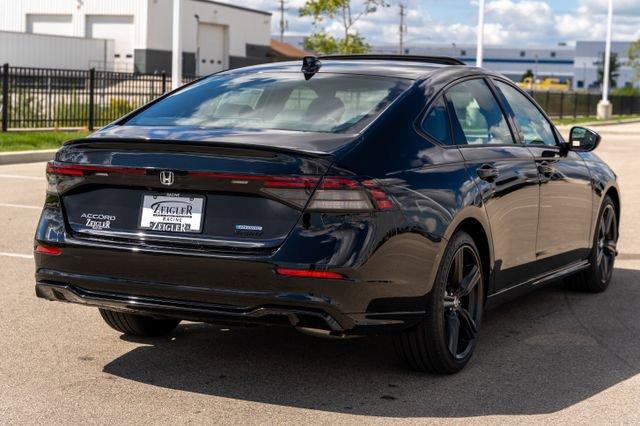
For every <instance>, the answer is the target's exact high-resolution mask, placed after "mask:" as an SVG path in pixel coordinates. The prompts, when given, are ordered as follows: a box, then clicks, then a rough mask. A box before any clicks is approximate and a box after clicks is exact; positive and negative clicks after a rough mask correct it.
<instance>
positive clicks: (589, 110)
mask: <svg viewBox="0 0 640 426" xmlns="http://www.w3.org/2000/svg"><path fill="white" fill-rule="evenodd" d="M587 117H591V93H590V92H587Z"/></svg>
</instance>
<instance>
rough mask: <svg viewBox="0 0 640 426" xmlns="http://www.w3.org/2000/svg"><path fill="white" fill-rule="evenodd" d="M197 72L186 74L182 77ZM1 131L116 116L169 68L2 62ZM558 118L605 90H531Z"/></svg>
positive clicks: (149, 92)
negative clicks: (151, 70) (141, 70)
mask: <svg viewBox="0 0 640 426" xmlns="http://www.w3.org/2000/svg"><path fill="white" fill-rule="evenodd" d="M194 78H195V77H185V78H183V83H186V82H189V81H191V80H193V79H194ZM0 82H1V84H2V90H1V91H0V96H1V100H0V108H1V109H2V111H1V113H2V114H1V115H2V131H7V130H8V129H38V128H88V129H89V130H93V129H94V128H97V127H101V126H104V125H105V124H107V123H109V122H111V121H113V120H115V119H117V118H118V117H120V116H122V115H124V114H126V113H128V112H129V111H131V110H133V109H135V108H137V107H139V106H141V105H144V104H145V103H147V102H149V101H150V100H152V99H154V98H156V97H158V96H160V95H161V94H163V93H165V92H166V91H167V90H169V89H170V77H169V76H167V75H166V74H132V73H121V72H112V71H96V70H95V69H90V70H60V69H46V68H26V67H11V66H9V65H8V64H5V65H4V66H3V67H2V68H0ZM531 95H532V96H533V97H534V98H535V99H536V100H537V101H538V103H539V104H540V105H541V106H542V107H543V108H544V109H545V111H547V113H548V114H549V115H550V116H551V117H553V118H565V117H576V118H577V117H588V116H594V115H596V109H597V105H598V101H599V100H600V95H599V94H596V93H583V92H531ZM610 100H611V102H612V104H613V112H614V114H615V115H633V114H640V96H615V95H614V96H611V97H610Z"/></svg>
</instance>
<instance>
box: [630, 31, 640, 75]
mask: <svg viewBox="0 0 640 426" xmlns="http://www.w3.org/2000/svg"><path fill="white" fill-rule="evenodd" d="M627 56H628V57H629V65H631V66H632V67H633V68H634V69H635V71H636V74H635V76H634V80H635V81H640V40H637V41H634V42H633V43H631V45H630V46H629V51H628V53H627Z"/></svg>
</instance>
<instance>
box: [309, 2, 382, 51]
mask: <svg viewBox="0 0 640 426" xmlns="http://www.w3.org/2000/svg"><path fill="white" fill-rule="evenodd" d="M353 3H355V1H354V2H352V1H351V0H307V1H306V2H305V4H304V6H302V7H301V8H300V10H299V11H298V14H299V15H300V16H311V17H313V25H314V27H316V28H317V29H318V31H316V32H314V33H313V34H311V35H310V36H309V37H307V38H306V39H305V48H306V49H309V50H313V51H315V52H318V53H321V54H331V53H367V52H368V51H370V50H371V46H370V45H368V44H367V43H366V42H365V39H364V37H362V36H360V35H359V34H358V32H357V31H355V29H354V25H355V24H356V23H357V22H358V21H359V20H360V19H361V18H362V17H364V16H367V15H370V14H372V13H375V12H376V11H377V10H378V8H379V7H387V6H388V4H387V3H386V2H385V1H384V0H361V1H359V2H358V5H357V6H356V5H354V4H353ZM325 20H330V21H333V22H337V23H338V24H339V25H340V26H341V27H342V31H343V36H342V37H341V38H340V37H334V36H332V35H329V34H327V33H326V32H325V31H324V29H322V28H320V25H322V23H323V22H324V21H325Z"/></svg>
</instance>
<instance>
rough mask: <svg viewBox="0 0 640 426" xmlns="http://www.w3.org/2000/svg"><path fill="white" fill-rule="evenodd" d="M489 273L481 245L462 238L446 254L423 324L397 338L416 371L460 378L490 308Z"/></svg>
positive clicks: (399, 349)
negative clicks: (487, 306) (486, 285)
mask: <svg viewBox="0 0 640 426" xmlns="http://www.w3.org/2000/svg"><path fill="white" fill-rule="evenodd" d="M483 284H484V271H483V268H482V262H481V261H480V255H479V253H478V249H477V247H476V244H475V242H474V241H473V239H472V238H471V237H470V236H469V234H467V233H465V232H458V233H456V234H455V235H454V236H453V237H452V238H451V240H450V242H449V245H448V246H447V248H446V250H445V254H444V256H443V259H442V262H441V263H440V267H439V268H438V274H437V276H436V280H435V283H434V286H433V289H432V290H431V292H430V293H429V295H428V296H427V301H426V313H425V316H424V318H423V319H422V321H421V322H420V324H418V325H417V326H415V327H413V328H411V329H409V330H405V331H403V332H402V333H400V334H398V335H396V336H394V344H395V347H396V351H397V352H398V354H399V356H400V358H401V359H402V360H403V361H404V362H405V363H406V364H407V365H408V366H409V367H411V368H412V369H414V370H418V371H425V372H431V373H436V374H452V373H456V372H458V371H460V370H462V368H464V366H465V365H466V364H467V363H468V362H469V360H470V359H471V356H472V355H473V351H474V349H475V347H476V342H477V340H478V330H479V328H480V322H481V320H482V309H483V304H484V292H483Z"/></svg>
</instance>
